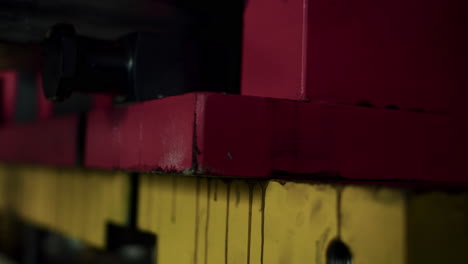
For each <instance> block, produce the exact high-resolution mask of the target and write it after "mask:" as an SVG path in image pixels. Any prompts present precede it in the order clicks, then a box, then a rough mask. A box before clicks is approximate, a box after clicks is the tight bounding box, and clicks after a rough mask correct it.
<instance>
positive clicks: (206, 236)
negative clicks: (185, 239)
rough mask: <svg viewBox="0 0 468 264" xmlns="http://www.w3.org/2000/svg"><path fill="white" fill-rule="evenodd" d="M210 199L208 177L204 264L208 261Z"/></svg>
mask: <svg viewBox="0 0 468 264" xmlns="http://www.w3.org/2000/svg"><path fill="white" fill-rule="evenodd" d="M210 199H211V179H208V186H207V199H206V225H205V264H207V263H208V234H209V227H210Z"/></svg>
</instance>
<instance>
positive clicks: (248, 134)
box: [85, 93, 468, 182]
mask: <svg viewBox="0 0 468 264" xmlns="http://www.w3.org/2000/svg"><path fill="white" fill-rule="evenodd" d="M466 130H467V128H466V127H465V125H464V123H463V121H462V119H458V118H456V117H449V116H446V115H438V114H428V113H415V112H406V111H399V110H389V109H376V108H367V107H353V106H342V105H330V104H318V103H305V102H294V101H287V100H273V99H265V98H256V97H247V96H232V95H221V94H211V93H196V94H187V95H184V96H177V97H171V98H166V99H162V100H156V101H148V102H145V103H143V104H139V105H134V106H129V107H127V108H123V109H114V110H106V111H95V112H91V113H90V114H89V118H88V123H87V133H86V135H87V136H86V144H87V145H86V155H85V166H87V167H92V168H104V169H111V168H117V169H129V170H139V171H164V172H179V173H190V174H192V173H195V174H210V175H218V176H245V177H269V176H277V177H278V176H280V177H291V176H292V177H294V175H295V176H305V177H314V176H316V175H317V174H320V175H321V176H320V177H324V176H325V177H332V178H333V177H342V178H347V179H369V180H431V181H454V182H459V181H465V180H466V179H468V178H467V176H466V175H465V174H464V173H463V171H464V169H463V168H464V166H463V164H464V162H463V160H464V159H465V155H464V151H463V149H464V148H465V146H468V142H467V140H466V139H465V137H464V136H463V135H464V134H465V131H466ZM288 175H289V176H288Z"/></svg>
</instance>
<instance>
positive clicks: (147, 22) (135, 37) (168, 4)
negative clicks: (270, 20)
mask: <svg viewBox="0 0 468 264" xmlns="http://www.w3.org/2000/svg"><path fill="white" fill-rule="evenodd" d="M0 8H1V9H2V12H1V13H0V19H2V20H4V29H2V30H1V32H0V40H3V41H8V42H15V43H31V42H32V43H39V44H43V46H44V50H45V52H44V58H43V81H44V85H43V86H44V90H45V95H46V97H47V98H49V99H52V100H56V101H60V100H64V99H66V98H67V97H69V96H70V95H71V94H72V93H73V92H76V91H78V92H85V93H96V92H97V93H102V92H104V93H111V94H119V95H122V96H123V97H124V98H125V101H143V100H150V99H154V98H161V97H165V96H170V95H177V94H182V93H186V92H194V91H216V92H225V93H239V91H240V58H241V56H240V50H241V44H242V43H241V42H242V38H241V35H242V17H243V9H244V3H243V2H242V1H239V0H232V1H227V2H225V3H224V2H223V3H222V4H221V3H217V1H211V0H209V1H202V2H197V3H194V2H193V1H184V0H175V1H162V0H161V1H147V0H141V1H119V3H118V4H115V3H114V1H104V2H102V3H101V2H99V4H97V3H94V1H58V0H40V1H13V0H9V1H3V2H2V3H1V4H0ZM74 10H82V11H86V12H78V13H79V15H78V14H74V13H73V12H74ZM99 12H101V14H100V16H101V17H100V18H99V19H101V20H102V21H107V22H106V23H98V22H96V21H94V20H93V19H95V15H96V14H98V13H99ZM72 13H73V14H72ZM64 14H69V15H70V17H65V16H64ZM116 16H118V17H119V19H118V20H117V21H116V20H115V18H116ZM63 21H65V22H67V23H65V24H64V23H61V22H63ZM102 21H101V22H102ZM114 21H115V23H114ZM90 23H91V24H92V25H93V26H92V27H90V26H89V24H90ZM32 25H34V27H32ZM76 32H79V33H80V34H77V33H76ZM46 35H47V37H46V38H45V41H44V42H43V39H44V37H45V36H46Z"/></svg>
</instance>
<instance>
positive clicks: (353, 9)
mask: <svg viewBox="0 0 468 264" xmlns="http://www.w3.org/2000/svg"><path fill="white" fill-rule="evenodd" d="M467 11H468V2H467V1H463V0H428V1H424V2H421V1H418V0H407V1H394V0H382V1H373V0H346V1H344V0H332V1H330V0H288V1H284V0H249V1H248V6H247V9H246V13H245V24H244V29H245V30H244V46H243V66H242V69H243V72H242V77H243V80H242V93H243V94H244V95H255V96H263V97H274V98H285V99H294V100H312V101H315V102H327V103H338V104H346V105H356V104H358V103H360V102H365V103H370V104H372V105H375V106H378V107H385V106H388V105H392V106H397V107H399V108H400V109H404V110H408V109H415V108H419V109H424V110H426V111H429V112H444V113H459V112H466V106H465V105H466V103H465V102H466V99H467V98H468V92H467V89H466V87H467V86H468V78H466V72H468V64H467V63H466V61H467V60H468V52H467V49H466V47H467V46H468V35H467V34H464V32H466V25H467V24H468V16H466V13H467Z"/></svg>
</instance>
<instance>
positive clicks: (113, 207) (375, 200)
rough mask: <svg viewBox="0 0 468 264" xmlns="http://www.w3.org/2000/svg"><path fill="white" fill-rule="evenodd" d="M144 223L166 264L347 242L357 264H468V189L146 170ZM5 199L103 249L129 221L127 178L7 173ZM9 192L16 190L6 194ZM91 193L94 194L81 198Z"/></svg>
mask: <svg viewBox="0 0 468 264" xmlns="http://www.w3.org/2000/svg"><path fill="white" fill-rule="evenodd" d="M140 179H141V181H140V195H139V197H138V200H139V201H138V203H139V206H138V208H139V211H138V218H139V219H138V227H139V228H140V229H142V230H145V231H149V232H152V233H154V234H155V235H157V238H158V245H157V248H156V257H157V259H156V261H157V262H156V263H158V264H165V263H167V264H172V263H178V264H193V263H195V264H202V263H203V264H210V263H211V264H218V263H225V264H239V263H248V264H264V263H269V264H286V263H292V264H295V263H297V264H299V263H316V264H326V257H325V256H326V252H327V248H328V246H329V243H330V241H332V240H334V239H340V240H342V241H343V242H344V243H345V244H346V245H347V246H348V247H349V249H350V251H351V254H352V260H353V263H357V264H371V263H383V264H391V263H392V264H393V263H404V264H410V263H411V264H413V263H434V264H436V263H457V262H460V263H463V262H464V260H465V259H466V258H467V257H468V255H467V252H466V250H465V248H466V247H467V246H468V226H467V225H466V222H467V221H468V192H467V191H465V190H457V191H453V190H452V191H450V190H445V191H444V190H441V188H440V187H439V188H438V190H437V191H431V190H430V189H427V190H426V189H425V190H409V189H404V188H390V187H381V186H373V185H366V186H358V185H333V184H324V183H320V184H319V183H315V184H314V183H306V182H304V183H299V182H284V181H283V182H278V181H274V180H257V181H251V180H249V181H246V180H238V179H222V180H221V179H217V178H205V177H193V176H192V177H190V176H181V175H168V174H166V175H158V174H143V175H141V178H140ZM0 183H2V184H1V185H0V186H3V188H1V189H0V196H1V197H3V198H7V199H6V200H5V201H6V202H4V203H2V204H0V205H1V207H0V210H2V208H3V209H4V208H6V207H10V208H11V209H13V210H14V212H16V214H17V215H18V216H20V217H22V218H24V219H25V220H27V221H29V222H32V223H34V224H37V225H39V226H44V227H46V228H50V229H52V230H55V231H58V232H60V233H63V234H66V235H68V236H71V237H75V238H78V239H80V240H82V241H84V242H86V243H88V244H90V245H93V246H96V247H103V246H105V245H104V237H105V231H104V230H105V229H104V227H105V223H106V222H107V221H112V222H114V223H117V224H125V218H126V216H127V213H128V211H127V210H128V208H127V205H128V204H127V203H128V195H127V194H128V187H129V186H128V184H129V183H128V176H127V174H124V173H119V172H98V171H83V170H65V169H61V170H57V169H46V168H37V167H21V168H16V167H15V168H14V167H4V166H3V167H0ZM5 186H8V188H4V187H5ZM83 193H86V194H87V195H83Z"/></svg>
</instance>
